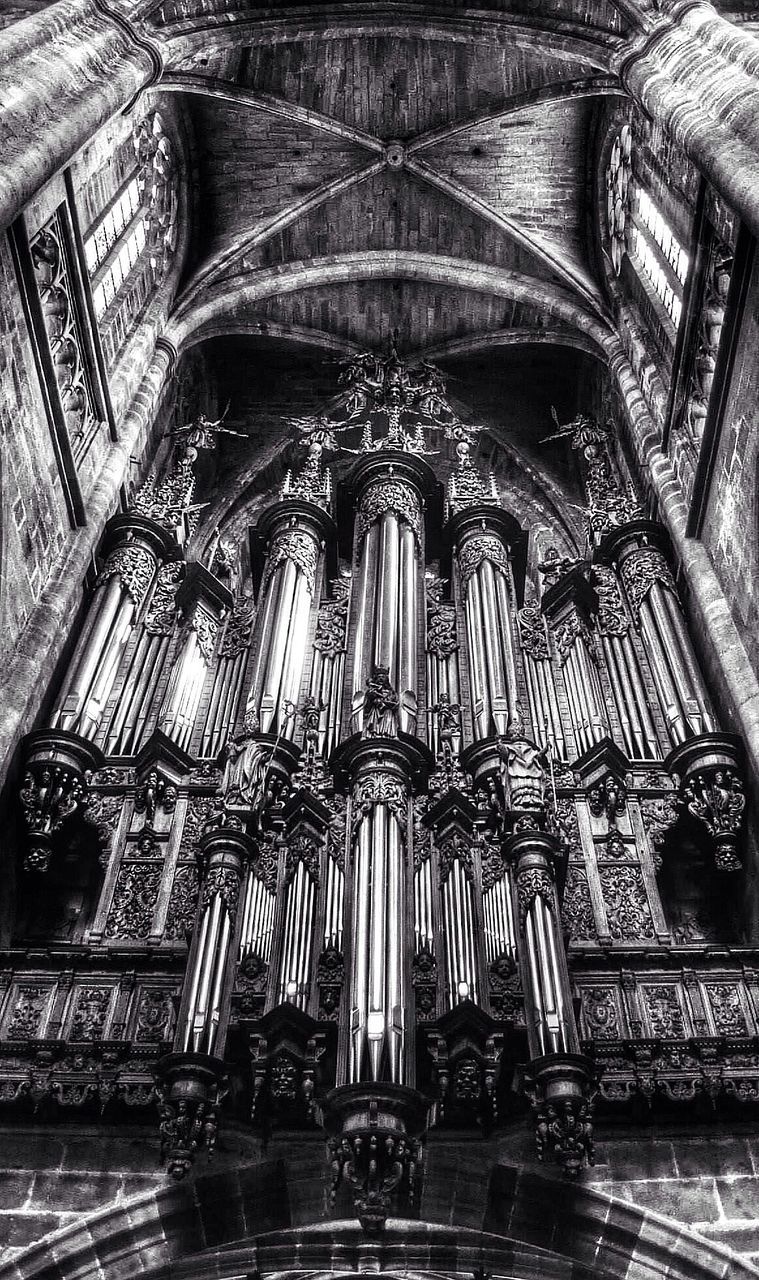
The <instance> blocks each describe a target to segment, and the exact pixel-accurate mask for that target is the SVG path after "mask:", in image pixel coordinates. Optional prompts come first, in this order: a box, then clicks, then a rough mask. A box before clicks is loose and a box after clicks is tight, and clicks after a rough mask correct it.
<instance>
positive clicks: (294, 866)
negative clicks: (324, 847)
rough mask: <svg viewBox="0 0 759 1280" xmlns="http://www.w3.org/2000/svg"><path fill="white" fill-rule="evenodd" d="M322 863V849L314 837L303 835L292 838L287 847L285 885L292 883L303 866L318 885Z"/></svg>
mask: <svg viewBox="0 0 759 1280" xmlns="http://www.w3.org/2000/svg"><path fill="white" fill-rule="evenodd" d="M320 861H321V847H320V845H319V843H318V841H317V840H315V839H314V837H313V836H307V835H304V834H303V833H301V834H300V835H296V836H293V837H291V839H289V840H288V842H287V844H286V846H285V884H289V883H290V881H291V880H292V879H293V878H294V877H295V874H296V872H297V870H298V867H299V866H301V865H302V866H304V867H305V869H306V871H307V872H308V875H309V876H310V877H311V879H312V881H313V882H314V884H318V883H319V866H320Z"/></svg>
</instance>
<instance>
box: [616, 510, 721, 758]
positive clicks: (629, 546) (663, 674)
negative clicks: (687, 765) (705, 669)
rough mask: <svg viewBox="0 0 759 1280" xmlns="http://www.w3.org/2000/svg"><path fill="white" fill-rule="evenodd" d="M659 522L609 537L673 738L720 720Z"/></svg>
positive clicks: (641, 523) (702, 731)
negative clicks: (697, 655)
mask: <svg viewBox="0 0 759 1280" xmlns="http://www.w3.org/2000/svg"><path fill="white" fill-rule="evenodd" d="M660 541H661V536H660V533H659V530H658V528H657V526H656V525H652V524H649V523H648V522H646V521H642V520H639V521H634V522H632V523H631V524H629V525H627V526H622V527H621V528H619V529H617V530H615V531H614V533H613V534H610V535H608V536H607V538H606V539H605V541H604V546H603V553H604V555H605V556H607V557H608V558H609V559H610V560H612V562H613V563H614V564H615V565H617V566H618V569H619V575H620V578H621V581H622V585H623V587H624V592H625V596H626V600H627V603H628V606H629V609H630V613H631V615H632V617H633V620H634V622H635V625H636V626H637V628H638V631H639V633H640V638H641V641H642V644H643V648H644V650H645V653H646V656H647V658H648V661H649V664H650V668H651V675H652V677H653V681H654V685H655V687H656V692H657V695H658V697H659V702H660V705H661V709H662V714H663V716H664V720H665V723H666V725H667V730H668V732H669V736H670V739H671V742H672V744H673V745H674V746H679V745H680V744H681V743H683V742H685V741H686V740H688V739H689V738H692V737H697V736H699V735H701V734H705V733H714V732H715V731H716V730H717V722H716V719H715V717H714V713H713V710H712V707H711V702H710V699H709V696H708V694H707V691H706V686H705V684H704V680H703V677H702V675H701V672H700V670H699V668H698V664H697V662H696V659H695V656H694V653H693V646H692V644H691V640H690V637H689V635H688V631H687V628H686V625H685V619H684V618H683V614H682V611H681V609H680V605H679V602H678V599H677V591H676V588H675V584H674V581H673V579H672V575H671V573H670V571H669V567H668V565H667V562H666V559H665V557H664V555H663V553H662V551H661V549H660V545H659V543H660Z"/></svg>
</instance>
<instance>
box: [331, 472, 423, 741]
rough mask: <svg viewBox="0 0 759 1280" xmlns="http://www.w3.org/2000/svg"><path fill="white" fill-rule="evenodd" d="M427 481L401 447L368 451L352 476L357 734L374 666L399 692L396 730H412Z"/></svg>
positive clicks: (353, 722) (353, 723)
mask: <svg viewBox="0 0 759 1280" xmlns="http://www.w3.org/2000/svg"><path fill="white" fill-rule="evenodd" d="M432 487H434V478H433V477H432V475H431V473H430V472H429V468H428V467H427V466H426V464H425V463H423V462H422V461H421V460H420V459H419V458H417V457H415V456H413V455H406V454H401V453H398V454H389V453H380V454H375V455H373V456H371V455H370V456H368V457H367V458H365V459H362V461H361V462H360V463H359V464H358V466H357V467H356V468H355V470H354V473H353V476H352V493H353V495H354V504H355V510H356V529H355V541H356V560H357V563H358V568H357V571H356V586H355V589H354V596H355V601H356V602H355V605H354V627H355V630H354V635H355V650H354V652H355V656H354V662H353V676H352V682H351V706H350V728H351V731H352V732H354V733H356V732H362V731H363V730H365V729H366V728H367V706H366V704H367V699H368V698H369V687H370V682H371V681H372V680H373V679H374V677H375V675H376V673H378V672H382V673H384V678H386V679H387V680H388V682H389V684H390V686H391V688H392V689H394V690H395V691H396V693H397V695H398V729H400V730H401V731H402V732H403V733H409V734H413V733H415V732H416V729H417V707H418V697H419V689H418V683H419V654H418V652H417V650H418V643H419V633H420V613H421V606H422V599H423V594H422V580H421V568H420V566H422V565H423V564H424V526H423V518H422V511H423V504H424V498H425V495H426V494H427V493H428V492H429V491H430V490H431V488H432ZM373 705H376V699H375V702H374V704H373Z"/></svg>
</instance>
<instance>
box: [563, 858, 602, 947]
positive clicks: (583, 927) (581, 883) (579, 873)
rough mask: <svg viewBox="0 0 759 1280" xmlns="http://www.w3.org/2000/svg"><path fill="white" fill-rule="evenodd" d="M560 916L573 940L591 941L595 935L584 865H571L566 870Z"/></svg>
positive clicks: (594, 923)
mask: <svg viewBox="0 0 759 1280" xmlns="http://www.w3.org/2000/svg"><path fill="white" fill-rule="evenodd" d="M561 918H562V922H563V924H564V927H565V928H566V930H567V932H568V933H569V936H570V938H571V940H572V941H573V942H592V941H594V940H595V938H596V937H597V934H596V922H595V917H594V915H593V904H592V902H591V900H590V889H589V887H588V875H587V872H586V871H585V869H584V867H577V866H571V867H570V868H569V870H568V871H567V882H566V884H565V886H564V898H563V902H562V907H561Z"/></svg>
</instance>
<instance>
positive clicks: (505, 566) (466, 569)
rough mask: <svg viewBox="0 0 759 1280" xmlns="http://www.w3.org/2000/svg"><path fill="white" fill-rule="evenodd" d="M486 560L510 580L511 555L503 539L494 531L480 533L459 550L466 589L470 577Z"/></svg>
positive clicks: (468, 539) (469, 539) (460, 567)
mask: <svg viewBox="0 0 759 1280" xmlns="http://www.w3.org/2000/svg"><path fill="white" fill-rule="evenodd" d="M485 560H487V561H488V563H489V564H492V566H493V568H494V569H496V570H497V571H498V573H502V574H503V575H504V577H505V578H506V580H507V581H508V578H509V557H508V555H507V553H506V548H505V547H504V545H503V543H502V542H501V539H500V538H497V537H496V536H495V534H492V533H483V534H478V535H477V536H476V537H473V538H467V540H466V542H465V543H464V545H463V546H462V547H460V548H459V551H458V562H459V571H460V573H461V580H462V582H463V584H464V590H465V591H466V590H467V589H468V587H469V580H470V578H472V577H473V575H474V574H475V573H476V572H477V570H478V569H479V567H480V565H481V564H483V562H484V561H485Z"/></svg>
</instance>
